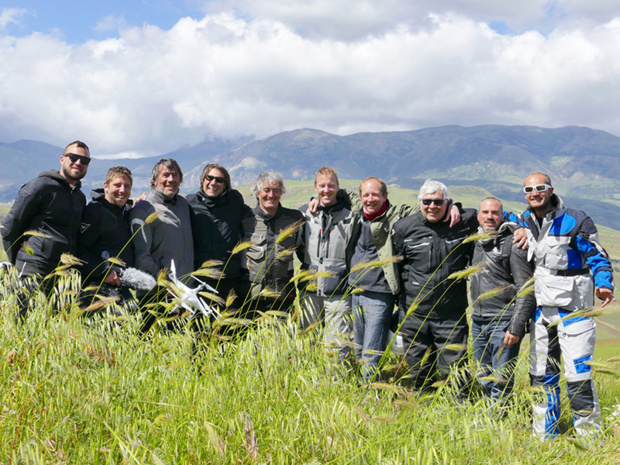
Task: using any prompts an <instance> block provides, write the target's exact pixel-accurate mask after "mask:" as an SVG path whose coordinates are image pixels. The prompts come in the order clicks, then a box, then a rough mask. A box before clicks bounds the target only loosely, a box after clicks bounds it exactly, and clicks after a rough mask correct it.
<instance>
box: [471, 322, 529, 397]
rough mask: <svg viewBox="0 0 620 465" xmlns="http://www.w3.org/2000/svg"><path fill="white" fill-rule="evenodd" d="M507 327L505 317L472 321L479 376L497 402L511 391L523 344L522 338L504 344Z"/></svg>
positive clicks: (489, 394)
mask: <svg viewBox="0 0 620 465" xmlns="http://www.w3.org/2000/svg"><path fill="white" fill-rule="evenodd" d="M505 327H506V322H505V321H502V320H495V321H491V322H488V321H487V322H482V321H476V320H472V324H471V337H472V339H473V342H472V348H473V352H474V360H475V362H476V368H477V372H476V377H477V378H478V381H480V384H481V385H482V389H483V391H484V394H485V395H486V396H489V397H491V398H492V399H493V401H494V402H498V401H499V400H501V399H502V397H504V396H506V395H508V394H510V393H511V392H512V387H513V385H514V367H515V363H516V358H517V356H518V355H519V349H520V347H521V340H519V342H518V343H516V344H513V345H511V346H504V336H505V334H506V332H505V331H504V328H505Z"/></svg>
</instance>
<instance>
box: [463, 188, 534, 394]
mask: <svg viewBox="0 0 620 465" xmlns="http://www.w3.org/2000/svg"><path fill="white" fill-rule="evenodd" d="M477 217H478V223H479V224H480V226H479V228H478V231H479V232H480V233H486V234H487V237H484V238H482V239H479V240H477V241H476V243H475V246H474V253H473V258H472V264H473V265H478V264H482V265H484V267H483V268H482V269H481V270H480V271H478V272H477V273H476V274H474V275H473V276H472V277H471V288H470V294H471V300H472V302H473V304H472V306H473V312H472V326H471V337H472V339H473V344H472V346H473V352H474V360H475V361H476V367H477V377H478V380H479V381H480V383H481V385H482V388H483V392H484V394H485V395H486V396H488V397H489V398H490V399H491V400H492V401H493V402H494V403H497V402H499V401H500V400H501V399H503V398H504V397H505V396H507V395H508V394H510V392H512V386H513V384H514V383H513V373H514V364H515V361H516V358H517V356H518V355H519V348H520V347H521V340H522V339H523V336H524V335H525V330H526V327H527V324H528V322H529V320H530V318H531V316H532V314H533V312H534V309H535V307H536V301H535V300H534V294H533V293H532V292H530V293H527V294H520V293H519V291H520V290H521V289H522V288H523V287H524V286H525V284H526V283H527V282H528V281H529V280H530V279H531V277H532V273H533V266H532V265H531V264H530V262H528V260H527V252H526V251H525V250H524V249H520V248H519V247H518V246H517V244H513V240H512V239H513V232H514V230H515V229H516V228H517V227H518V226H517V225H516V224H515V223H511V222H505V221H504V213H503V207H502V202H501V201H500V200H499V199H497V198H495V197H487V198H486V199H484V200H483V201H482V202H480V208H479V209H478V216H477Z"/></svg>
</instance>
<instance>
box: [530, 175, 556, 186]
mask: <svg viewBox="0 0 620 465" xmlns="http://www.w3.org/2000/svg"><path fill="white" fill-rule="evenodd" d="M536 174H540V175H541V176H544V177H545V184H549V185H550V186H551V187H553V184H551V178H550V177H549V175H548V174H546V173H530V174H528V175H527V176H526V177H525V179H527V178H529V177H530V176H534V175H536ZM524 182H525V180H524Z"/></svg>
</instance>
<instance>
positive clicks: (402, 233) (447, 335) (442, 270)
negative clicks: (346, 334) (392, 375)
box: [392, 179, 478, 389]
mask: <svg viewBox="0 0 620 465" xmlns="http://www.w3.org/2000/svg"><path fill="white" fill-rule="evenodd" d="M418 199H419V201H420V211H419V212H417V213H415V214H413V215H411V216H408V217H406V218H403V219H402V220H400V221H398V222H397V223H396V224H395V225H394V229H393V231H392V240H393V243H394V252H395V253H396V254H398V255H400V256H402V257H403V260H402V261H401V262H400V263H399V269H400V277H401V284H402V285H401V292H400V295H399V304H398V305H399V318H400V321H401V323H402V328H401V334H402V337H403V343H404V347H405V350H406V355H405V356H406V359H407V364H408V365H409V369H410V371H411V375H412V382H413V385H414V388H415V389H423V388H425V387H428V386H429V385H430V384H431V383H432V379H433V377H434V372H435V370H438V371H439V375H440V377H441V378H446V377H447V375H448V374H449V373H450V370H451V369H452V368H453V367H459V366H461V365H462V362H463V361H464V359H465V354H466V351H467V338H468V333H469V329H468V325H467V318H466V316H465V310H466V309H467V283H466V281H465V280H464V279H454V278H450V275H452V273H454V272H456V271H462V270H464V269H465V268H466V267H467V265H468V264H469V261H470V257H471V254H472V250H473V242H471V243H463V241H464V240H465V239H466V238H467V237H468V236H469V235H471V234H473V233H475V232H476V230H477V229H478V220H477V218H476V210H475V209H471V208H466V209H461V219H460V221H459V222H458V223H457V224H456V225H454V226H453V227H449V225H448V224H447V223H445V222H444V221H443V220H444V219H445V217H446V214H447V212H448V211H449V207H450V206H451V205H452V200H451V199H450V197H449V196H448V188H447V187H446V186H445V184H443V183H441V182H439V181H433V180H430V179H429V180H427V181H426V182H424V184H423V185H422V187H421V189H420V194H419V196H418Z"/></svg>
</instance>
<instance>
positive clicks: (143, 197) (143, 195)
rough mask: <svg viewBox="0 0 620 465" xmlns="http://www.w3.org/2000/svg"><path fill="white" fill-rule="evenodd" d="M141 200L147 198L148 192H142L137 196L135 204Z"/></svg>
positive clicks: (134, 200)
mask: <svg viewBox="0 0 620 465" xmlns="http://www.w3.org/2000/svg"><path fill="white" fill-rule="evenodd" d="M141 200H146V192H143V193H142V194H140V195H139V196H138V197H136V198H135V199H133V204H134V205H135V204H137V203H138V202H140V201H141Z"/></svg>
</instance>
